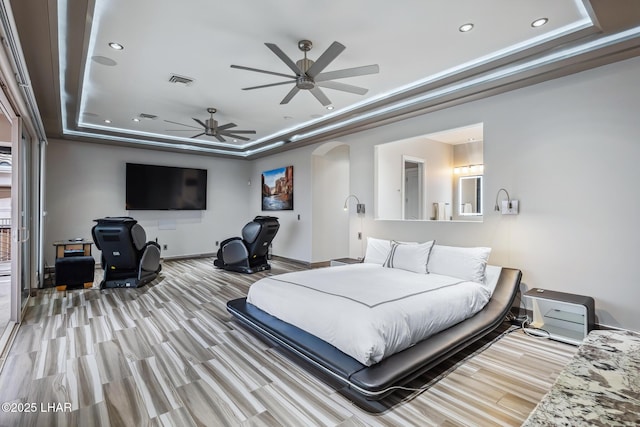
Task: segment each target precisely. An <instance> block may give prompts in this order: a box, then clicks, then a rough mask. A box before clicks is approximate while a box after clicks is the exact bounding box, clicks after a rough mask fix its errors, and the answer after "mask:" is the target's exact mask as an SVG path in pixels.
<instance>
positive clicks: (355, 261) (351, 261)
mask: <svg viewBox="0 0 640 427" xmlns="http://www.w3.org/2000/svg"><path fill="white" fill-rule="evenodd" d="M361 262H362V260H361V259H355V258H338V259H332V260H331V262H329V266H330V267H335V266H338V265H348V264H360V263H361Z"/></svg>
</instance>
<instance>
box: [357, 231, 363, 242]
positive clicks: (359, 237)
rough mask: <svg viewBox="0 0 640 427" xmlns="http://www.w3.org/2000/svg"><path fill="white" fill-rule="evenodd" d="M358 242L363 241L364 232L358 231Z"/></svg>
mask: <svg viewBox="0 0 640 427" xmlns="http://www.w3.org/2000/svg"><path fill="white" fill-rule="evenodd" d="M358 240H362V231H358Z"/></svg>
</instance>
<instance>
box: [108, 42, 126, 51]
mask: <svg viewBox="0 0 640 427" xmlns="http://www.w3.org/2000/svg"><path fill="white" fill-rule="evenodd" d="M109 47H110V48H111V49H115V50H122V49H124V46H122V45H121V44H120V43H116V42H111V43H109Z"/></svg>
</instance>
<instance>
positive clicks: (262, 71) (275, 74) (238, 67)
mask: <svg viewBox="0 0 640 427" xmlns="http://www.w3.org/2000/svg"><path fill="white" fill-rule="evenodd" d="M231 68H237V69H239V70H247V71H255V72H256V73H264V74H273V75H274V76H280V77H286V78H288V79H295V78H296V77H297V76H291V75H289V74H282V73H276V72H274V71H267V70H260V69H258V68H251V67H243V66H242V65H232V66H231Z"/></svg>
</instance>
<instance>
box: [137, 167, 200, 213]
mask: <svg viewBox="0 0 640 427" xmlns="http://www.w3.org/2000/svg"><path fill="white" fill-rule="evenodd" d="M126 182H127V184H126V185H127V188H126V201H125V204H126V206H125V207H126V209H127V210H204V209H207V171H206V170H205V169H193V168H179V167H172V166H156V165H143V164H138V163H127V175H126Z"/></svg>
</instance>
